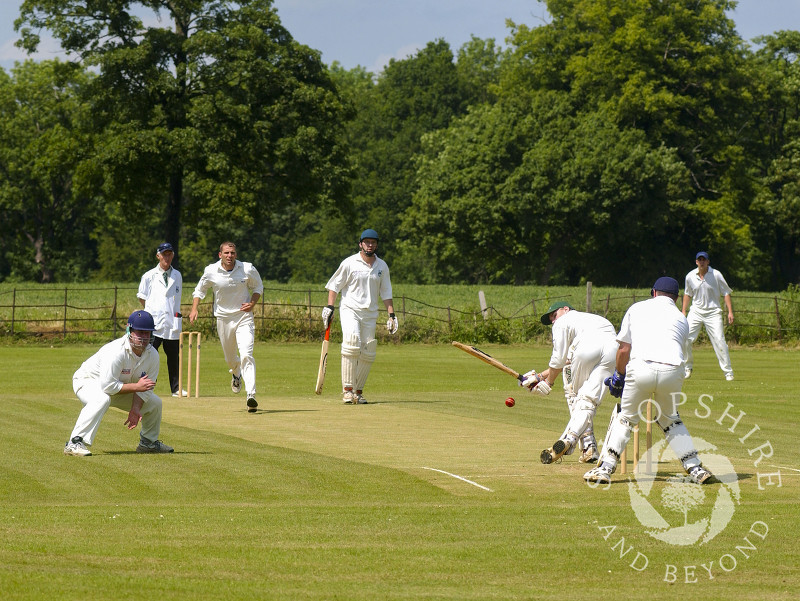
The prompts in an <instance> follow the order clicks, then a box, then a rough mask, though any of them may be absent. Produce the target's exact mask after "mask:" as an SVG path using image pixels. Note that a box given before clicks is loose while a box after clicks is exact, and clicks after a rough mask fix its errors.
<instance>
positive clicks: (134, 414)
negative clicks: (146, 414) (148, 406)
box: [125, 393, 144, 430]
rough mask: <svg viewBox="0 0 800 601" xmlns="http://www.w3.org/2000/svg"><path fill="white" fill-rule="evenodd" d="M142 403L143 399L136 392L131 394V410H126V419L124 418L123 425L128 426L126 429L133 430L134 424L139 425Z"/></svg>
mask: <svg viewBox="0 0 800 601" xmlns="http://www.w3.org/2000/svg"><path fill="white" fill-rule="evenodd" d="M143 405H144V400H142V398H141V397H139V395H138V394H135V393H134V395H133V403H131V410H130V411H128V419H126V420H125V425H126V426H127V427H128V430H133V429H134V428H135V427H136V426H138V425H139V422H140V421H141V419H142V406H143Z"/></svg>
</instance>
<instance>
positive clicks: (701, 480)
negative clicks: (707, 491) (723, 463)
mask: <svg viewBox="0 0 800 601" xmlns="http://www.w3.org/2000/svg"><path fill="white" fill-rule="evenodd" d="M689 477H690V478H691V479H692V482H694V483H695V484H705V483H706V482H709V481H710V480H711V478H712V475H711V472H709V471H708V470H707V469H705V468H704V467H703V466H701V465H697V466H695V467H693V468H692V469H691V470H689Z"/></svg>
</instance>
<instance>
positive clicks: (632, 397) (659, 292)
mask: <svg viewBox="0 0 800 601" xmlns="http://www.w3.org/2000/svg"><path fill="white" fill-rule="evenodd" d="M650 294H651V295H652V297H653V298H650V299H648V300H644V301H639V302H638V303H634V304H633V305H631V307H630V308H629V309H628V312H627V313H625V317H623V318H622V325H621V326H620V329H619V336H617V340H618V341H619V349H618V350H617V357H616V371H614V374H613V375H612V376H611V377H610V378H608V379H607V380H606V384H607V385H608V387H609V388H610V390H611V395H612V396H615V397H617V398H621V401H620V403H619V404H618V405H617V406H616V408H615V411H614V412H613V413H612V414H611V423H610V424H609V429H608V433H607V434H606V440H605V443H604V444H603V452H602V454H601V455H600V459H599V460H598V464H597V467H595V468H594V469H592V470H589V471H588V472H586V473H585V474H584V476H583V477H584V479H585V480H586V481H587V482H599V483H607V482H611V474H613V473H614V471H615V470H616V469H617V462H618V461H619V458H620V455H622V451H623V450H624V449H625V446H626V445H627V444H628V440H630V437H631V431H632V430H633V428H634V426H636V424H638V423H639V417H640V415H641V414H642V412H643V411H644V407H646V405H647V402H648V400H649V399H650V398H651V396H652V397H653V399H654V403H655V413H656V414H657V415H658V417H657V418H655V421H656V423H657V424H658V425H659V427H660V428H661V429H662V430H663V431H664V437H665V438H666V440H667V443H668V444H669V446H670V448H671V449H672V451H673V452H674V453H675V455H676V456H677V457H678V458H679V459H680V461H681V463H682V464H683V469H685V470H686V472H687V473H688V474H689V477H690V478H691V479H692V481H694V482H696V483H697V484H702V483H704V482H708V481H709V479H710V478H711V473H710V472H708V471H707V470H706V469H704V468H703V466H702V464H701V462H700V458H699V457H698V456H697V450H696V449H695V447H694V443H693V442H692V437H691V436H689V430H688V429H687V428H686V426H685V425H684V423H683V422H682V421H681V417H680V415H678V407H677V404H676V399H677V398H678V397H679V396H680V392H681V388H682V387H683V380H684V377H683V376H684V373H683V370H684V360H685V357H684V349H685V348H687V341H688V338H689V324H688V322H687V321H686V318H685V317H684V316H683V315H682V314H681V312H680V310H679V309H678V307H677V306H676V305H675V301H676V300H677V299H678V280H676V279H674V278H669V277H662V278H658V279H657V280H656V283H655V284H653V289H652V290H651V291H650Z"/></svg>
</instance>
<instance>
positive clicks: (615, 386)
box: [603, 369, 625, 398]
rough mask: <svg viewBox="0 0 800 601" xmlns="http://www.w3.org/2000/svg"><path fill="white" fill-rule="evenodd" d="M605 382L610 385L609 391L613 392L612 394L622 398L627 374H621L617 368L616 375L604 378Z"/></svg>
mask: <svg viewBox="0 0 800 601" xmlns="http://www.w3.org/2000/svg"><path fill="white" fill-rule="evenodd" d="M603 384H605V385H606V386H608V391H609V392H610V393H611V396H613V397H616V398H620V397H621V396H622V389H623V388H625V374H621V373H619V372H618V371H617V370H616V369H615V370H614V375H613V376H611V377H610V378H606V379H605V380H603Z"/></svg>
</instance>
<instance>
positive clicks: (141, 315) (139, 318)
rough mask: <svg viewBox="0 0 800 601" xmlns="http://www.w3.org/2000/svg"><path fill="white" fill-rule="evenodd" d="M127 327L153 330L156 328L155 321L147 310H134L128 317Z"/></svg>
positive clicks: (145, 330)
mask: <svg viewBox="0 0 800 601" xmlns="http://www.w3.org/2000/svg"><path fill="white" fill-rule="evenodd" d="M128 327H129V328H130V329H131V330H139V331H142V332H154V331H155V329H156V322H155V321H153V316H152V315H150V314H149V313H148V312H147V311H134V312H133V313H131V316H130V317H129V318H128Z"/></svg>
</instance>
